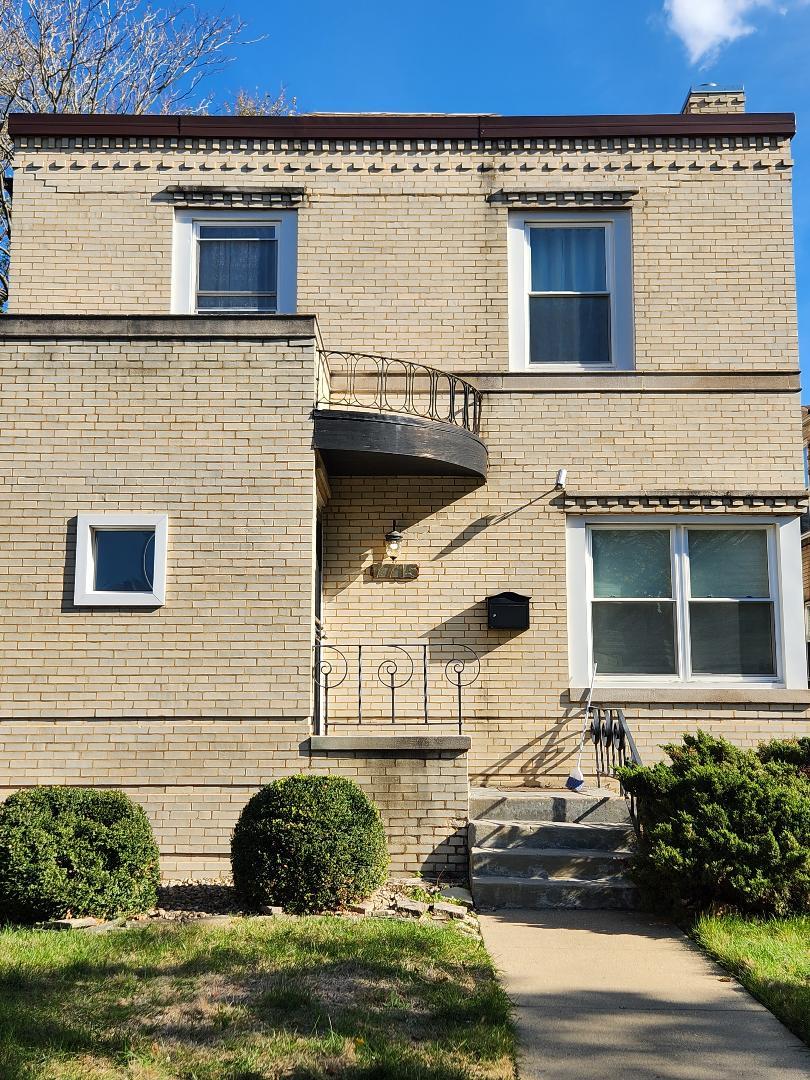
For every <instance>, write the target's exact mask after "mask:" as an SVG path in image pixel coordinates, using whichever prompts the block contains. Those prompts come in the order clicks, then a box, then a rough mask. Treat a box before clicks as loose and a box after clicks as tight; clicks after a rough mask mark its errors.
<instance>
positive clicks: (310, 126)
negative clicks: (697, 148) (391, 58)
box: [9, 113, 796, 140]
mask: <svg viewBox="0 0 810 1080" xmlns="http://www.w3.org/2000/svg"><path fill="white" fill-rule="evenodd" d="M9 133H10V135H11V136H12V138H14V137H16V136H22V135H34V136H37V135H38V136H45V137H48V136H55V137H64V136H100V137H105V136H108V137H124V136H127V137H133V136H134V137H141V138H149V137H152V138H258V139H261V138H332V139H334V138H344V139H375V138H377V139H412V138H429V139H479V140H480V139H484V140H486V139H514V138H518V139H519V138H566V137H570V138H588V137H611V136H613V137H623V136H634V135H641V136H644V135H653V136H654V135H662V136H664V135H673V136H700V135H784V136H787V137H792V136H793V135H794V134H795V133H796V117H795V115H794V113H706V114H692V115H683V114H681V113H661V114H639V115H615V116H612V115H605V116H492V115H485V114H481V115H473V116H470V115H464V114H458V115H453V114H451V113H448V114H447V115H441V116H437V115H424V116H414V115H413V114H410V115H408V114H402V115H393V114H392V115H386V116H381V115H379V114H376V115H375V114H368V113H357V114H354V115H350V114H342V115H332V116H326V115H302V116H259V117H253V116H251V117H247V116H188V115H183V116H159V115H147V116H134V115H130V114H110V113H105V114H88V113H58V114H57V113H12V114H11V116H10V117H9Z"/></svg>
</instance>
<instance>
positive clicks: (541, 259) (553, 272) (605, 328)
mask: <svg viewBox="0 0 810 1080" xmlns="http://www.w3.org/2000/svg"><path fill="white" fill-rule="evenodd" d="M529 247H530V259H531V280H530V291H531V294H532V295H531V296H530V297H529V362H530V363H533V364H541V363H544V364H570V363H581V364H603V363H610V296H609V294H608V292H607V265H606V262H605V258H606V256H605V230H604V229H602V228H598V227H594V228H592V229H591V228H565V227H561V228H545V227H543V228H534V229H530V230H529ZM538 294H539V295H538ZM560 294H563V295H560ZM565 294H567V295H565Z"/></svg>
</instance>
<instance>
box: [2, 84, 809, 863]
mask: <svg viewBox="0 0 810 1080" xmlns="http://www.w3.org/2000/svg"><path fill="white" fill-rule="evenodd" d="M742 110H743V103H742V98H741V95H740V94H738V93H726V92H723V91H712V92H711V93H709V92H703V91H701V92H696V93H693V94H691V95H690V97H689V98H688V99H687V105H686V106H685V109H684V112H683V113H682V114H679V115H664V116H606V117H498V116H489V115H484V116H467V115H460V116H456V115H424V116H423V115H396V116H391V115H362V116H348V115H310V116H300V117H291V118H289V117H280V118H242V117H194V116H181V117H171V116H138V117H127V116H94V117H82V116H52V115H49V116H44V115H42V116H16V117H13V118H12V120H11V132H12V135H13V138H14V141H15V147H16V149H15V189H14V257H13V271H14V276H13V292H12V297H11V304H10V310H11V314H10V315H9V316H7V317H6V318H5V319H3V321H2V323H1V324H0V358H1V359H2V366H3V383H2V389H3V399H2V430H3V436H4V438H3V445H4V447H5V453H4V458H3V463H4V492H5V497H4V502H3V523H4V529H5V537H6V542H5V545H4V552H5V559H4V564H3V570H2V582H3V592H4V603H3V607H2V614H0V654H1V655H2V676H3V683H2V716H3V722H2V728H0V731H2V746H3V749H4V754H3V757H2V761H3V773H2V776H0V784H1V785H3V786H4V788H5V789H6V790H9V789H13V788H16V787H19V786H22V785H30V784H36V783H70V784H96V785H103V786H120V787H122V788H124V789H125V790H127V791H129V792H130V793H131V794H132V795H133V796H134V797H135V798H136V799H138V800H140V801H141V802H142V803H143V804H144V806H145V807H146V808H147V810H148V811H149V813H150V814H151V816H152V819H153V821H154V823H155V826H156V829H157V832H158V836H159V839H160V843H161V846H162V849H163V853H164V870H165V872H166V873H168V874H179V873H196V874H205V873H210V872H212V871H216V870H220V869H223V868H224V867H225V866H226V861H227V852H228V838H229V831H230V828H231V827H232V824H233V822H234V820H235V817H236V814H237V813H238V811H239V809H240V808H241V806H242V805H243V804H244V803H245V801H246V800H247V799H248V798H249V796H250V795H251V793H252V792H253V791H255V790H256V788H257V787H258V786H259V785H261V784H263V783H265V782H267V781H269V780H271V779H273V778H274V777H278V776H280V775H283V774H285V773H291V772H298V771H301V770H308V769H313V770H319V771H320V770H328V771H334V772H340V773H342V774H344V775H348V776H353V777H356V778H357V780H358V781H359V782H360V783H361V784H362V785H363V786H364V787H366V788H367V789H368V790H369V792H370V793H371V794H372V796H373V797H374V798H375V799H377V801H378V802H379V804H380V806H381V807H382V810H383V813H384V815H385V817H386V821H387V825H388V830H389V838H390V841H391V845H392V849H393V853H394V866H395V868H396V869H400V870H401V869H410V870H416V869H419V868H422V869H424V870H428V871H457V870H461V869H463V866H464V863H465V834H464V826H465V823H466V818H467V807H468V790H469V789H468V779H469V781H470V782H471V783H473V784H475V785H490V786H494V787H505V788H510V787H525V786H529V787H530V786H548V787H554V786H557V787H559V786H560V784H561V782H562V780H563V778H564V777H565V776H566V774H567V773H568V770H569V768H570V766H571V764H572V761H573V756H574V754H575V751H576V745H577V741H578V737H579V732H580V727H581V723H582V703H583V700H584V695H585V692H586V688H587V686H588V683H589V678H590V673H591V664H592V661H593V660H594V659H596V660H597V661H598V675H597V681H596V689H595V695H594V697H595V700H596V701H597V702H602V703H609V704H614V705H620V706H622V707H623V708H624V711H625V714H626V716H627V719H628V722H629V725H630V728H631V730H632V731H633V734H634V736H635V739H636V742H637V744H638V747H639V749H640V751H641V753H642V756H643V757H644V759H645V760H654V759H655V758H657V757H658V756H660V754H661V750H660V749H659V748H660V746H661V744H663V743H666V742H668V741H670V740H673V739H677V738H678V737H679V736H680V735H681V733H682V732H684V731H686V730H694V729H695V728H697V727H702V728H704V729H706V730H709V731H712V732H715V733H719V734H723V735H725V736H727V737H728V738H730V739H732V740H734V741H735V742H737V743H740V744H742V745H747V746H752V745H755V744H756V743H757V742H758V741H760V740H762V739H767V738H771V737H791V736H794V735H799V734H806V733H807V732H808V730H810V725H809V724H808V710H809V709H810V692H808V689H807V667H806V655H805V633H804V621H803V610H802V602H801V595H802V594H801V576H802V546H801V539H800V526H799V516H800V514H801V513H802V511H803V510H804V508H805V494H806V493H805V482H804V476H803V469H802V441H801V430H800V427H801V413H800V406H799V375H798V358H797V340H796V298H795V283H794V265H793V240H792V235H793V226H792V218H791V188H790V177H791V165H792V162H791V156H790V140H791V136H792V135H793V132H794V119H793V116H792V115H790V114H756V113H754V114H749V113H745V112H744V111H742ZM380 357H385V358H392V359H380ZM421 365H426V366H424V367H423V366H421ZM560 470H566V474H565V476H561V477H560V478H559V483H558V473H559V472H560ZM393 521H395V522H396V524H397V529H396V530H393V529H392V522H393ZM392 531H394V532H396V531H399V532H401V533H402V548H401V552H400V554H399V556H398V558H397V560H396V562H395V563H392V562H391V560H390V559H389V558H387V556H386V553H385V546H384V545H385V540H384V537H385V535H386V533H389V532H392ZM394 542H396V537H394ZM389 543H390V539H389ZM502 593H511V594H517V595H516V596H512V597H506V598H505V599H504V600H502V601H501V602H500V606H499V603H498V601H495V602H494V603H493V604H491V605H490V607H491V609H492V610H491V617H489V616H488V603H487V600H488V598H492V597H497V596H499V594H502ZM521 597H528V598H530V599H529V604H528V626H527V627H526V628H522V627H524V626H525V621H524V620H525V619H526V618H527V615H526V606H525V602H524V601H522V600H521ZM504 620H505V621H504ZM510 626H511V628H510ZM316 628H317V630H318V634H319V635H320V634H321V632H322V633H323V634H324V635H325V636H323V638H321V637H320V636H319V637H318V638H316ZM319 642H320V644H319ZM395 646H397V648H395ZM313 663H314V664H315V668H316V670H317V672H318V676H319V677H318V678H317V679H316V680H315V683H318V684H320V685H314V682H313V678H312V673H313ZM425 676H427V678H425ZM459 681H460V682H461V683H462V686H461V688H460V691H461V712H462V729H463V732H462V734H461V735H459V733H458V724H457V719H458V718H457V709H458V698H459V686H458V682H459ZM426 683H427V686H426ZM392 712H393V715H392ZM468 747H469V749H468ZM591 764H592V758H591V757H587V758H586V766H587V767H588V768H590V767H591Z"/></svg>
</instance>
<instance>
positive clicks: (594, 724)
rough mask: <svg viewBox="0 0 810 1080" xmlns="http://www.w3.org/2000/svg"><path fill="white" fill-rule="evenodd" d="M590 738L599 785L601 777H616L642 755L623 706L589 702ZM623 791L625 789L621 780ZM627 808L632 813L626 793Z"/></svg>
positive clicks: (632, 800)
mask: <svg viewBox="0 0 810 1080" xmlns="http://www.w3.org/2000/svg"><path fill="white" fill-rule="evenodd" d="M590 713H591V726H590V734H591V741H592V742H593V745H594V753H595V755H596V783H597V785H598V786H599V787H601V786H602V777H615V776H616V770H617V769H619V768H621V767H622V766H623V765H629V764H632V765H641V764H642V760H641V755H640V754H639V752H638V748H637V747H636V743H635V740H634V738H633V733H632V732H631V731H630V728H629V726H628V723H627V719H626V718H625V715H624V710H623V709H619V708H615V707H613V706H602V707H600V706H592V707H591V710H590ZM619 786H620V789H621V793H622V795H624V796H625V797H627V795H628V793H627V792H626V791H625V789H624V787H623V786H622V785H621V783H620V785H619ZM629 802H630V812H631V813H632V814H633V816H634V817H635V802H634V799H633V797H632V796H630V797H629Z"/></svg>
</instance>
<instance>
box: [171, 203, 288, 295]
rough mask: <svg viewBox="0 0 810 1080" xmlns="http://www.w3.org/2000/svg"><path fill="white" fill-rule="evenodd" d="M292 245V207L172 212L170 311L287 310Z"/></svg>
mask: <svg viewBox="0 0 810 1080" xmlns="http://www.w3.org/2000/svg"><path fill="white" fill-rule="evenodd" d="M295 248H296V217H295V212H294V211H258V212H254V213H243V212H239V211H226V210H210V211H205V210H200V211H191V210H189V211H178V213H177V216H176V219H175V244H174V280H173V289H172V294H173V295H172V310H173V311H175V312H177V313H187V314H195V315H275V314H281V313H283V314H293V313H294V312H295V307H296V250H295Z"/></svg>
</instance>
